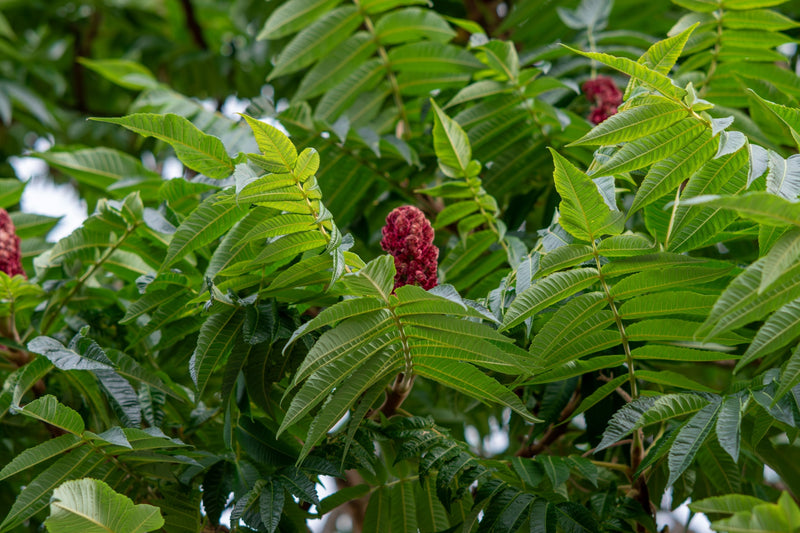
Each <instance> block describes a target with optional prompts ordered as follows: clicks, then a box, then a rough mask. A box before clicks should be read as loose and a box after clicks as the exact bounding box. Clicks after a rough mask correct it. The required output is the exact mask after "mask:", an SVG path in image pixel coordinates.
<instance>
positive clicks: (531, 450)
mask: <svg viewBox="0 0 800 533" xmlns="http://www.w3.org/2000/svg"><path fill="white" fill-rule="evenodd" d="M580 399H581V396H580V394H578V392H577V391H575V392H573V393H572V398H570V400H569V403H568V404H567V405H566V407H564V409H563V410H562V411H561V414H560V415H559V416H558V422H556V423H555V424H550V427H548V428H547V431H545V432H544V435H542V438H541V439H539V440H538V441H536V442H533V443H531V445H530V446H523V447H522V448H520V449H519V450H517V453H515V454H514V455H516V456H517V457H534V456H536V455H539V454H540V453H542V452H543V451H545V450H546V449H547V448H548V447H549V446H550V445H551V444H553V443H554V442H555V441H557V440H558V439H559V438H560V437H561V436H562V435H564V434H565V433H566V432H567V424H562V423H561V422H564V421H565V420H567V419H568V418H569V417H570V416H572V413H574V412H575V409H577V408H578V405H579V404H580Z"/></svg>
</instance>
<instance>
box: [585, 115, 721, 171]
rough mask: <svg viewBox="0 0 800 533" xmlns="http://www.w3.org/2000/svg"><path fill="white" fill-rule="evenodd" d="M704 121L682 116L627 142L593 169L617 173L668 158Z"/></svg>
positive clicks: (699, 130)
mask: <svg viewBox="0 0 800 533" xmlns="http://www.w3.org/2000/svg"><path fill="white" fill-rule="evenodd" d="M706 129H707V126H706V124H705V123H704V122H702V121H700V120H696V119H683V120H681V121H679V122H676V123H675V124H673V125H672V126H670V127H669V128H667V129H665V130H661V131H659V132H658V133H655V134H653V135H648V136H646V137H642V138H641V139H638V140H635V141H632V142H629V143H628V144H626V145H624V146H623V147H622V148H621V149H620V150H619V151H618V152H616V153H615V154H614V155H613V156H612V157H611V159H609V160H608V161H606V162H605V163H603V165H602V166H601V167H600V168H598V169H597V174H599V175H606V174H620V173H622V172H630V171H631V170H636V169H639V168H643V167H646V166H648V165H651V164H653V163H655V162H656V161H660V160H662V159H664V158H665V157H668V156H670V155H672V154H674V153H676V152H677V151H678V150H680V149H681V148H683V147H684V146H686V145H687V144H689V143H691V142H692V141H693V140H694V139H696V138H697V137H698V136H700V134H701V133H703V132H704V131H706Z"/></svg>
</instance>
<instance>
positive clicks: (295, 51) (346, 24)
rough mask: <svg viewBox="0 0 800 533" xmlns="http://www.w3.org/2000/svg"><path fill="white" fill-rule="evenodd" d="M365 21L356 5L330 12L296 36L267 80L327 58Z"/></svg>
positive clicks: (286, 47)
mask: <svg viewBox="0 0 800 533" xmlns="http://www.w3.org/2000/svg"><path fill="white" fill-rule="evenodd" d="M362 22H363V18H362V16H361V14H360V13H359V11H358V7H356V6H341V7H337V8H335V9H333V10H332V11H329V12H328V13H326V14H325V15H323V16H322V17H321V18H319V19H318V20H316V21H315V22H313V23H312V24H311V25H310V26H308V27H306V28H305V29H303V30H302V31H301V32H300V33H298V34H297V35H295V37H294V38H293V39H292V40H291V41H290V42H289V44H287V45H286V46H285V47H284V48H283V50H282V51H281V53H280V55H279V56H278V59H277V61H276V62H275V68H273V69H272V72H270V74H269V77H268V78H267V79H268V80H273V79H275V78H277V77H278V76H283V75H285V74H290V73H292V72H296V71H298V70H300V69H302V68H304V67H306V66H308V65H310V64H311V63H313V62H315V61H317V60H318V59H320V58H321V57H325V56H326V55H327V54H328V53H330V51H331V50H333V49H335V48H336V47H337V46H338V45H339V44H341V43H342V41H344V40H345V39H347V38H348V37H350V34H351V33H352V32H353V30H355V29H356V28H358V27H359V26H360V25H361V23H362Z"/></svg>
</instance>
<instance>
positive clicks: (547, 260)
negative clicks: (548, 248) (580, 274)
mask: <svg viewBox="0 0 800 533" xmlns="http://www.w3.org/2000/svg"><path fill="white" fill-rule="evenodd" d="M591 258H592V247H591V246H587V245H585V244H568V245H566V246H561V247H559V248H556V249H555V250H553V251H552V252H548V253H547V254H545V255H543V256H542V260H541V263H540V265H539V271H538V272H537V273H536V275H537V277H543V276H546V275H548V274H551V273H553V272H556V271H558V270H564V269H565V268H569V267H571V266H575V265H578V264H580V263H583V262H585V261H588V260H589V259H591Z"/></svg>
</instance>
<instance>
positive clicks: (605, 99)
mask: <svg viewBox="0 0 800 533" xmlns="http://www.w3.org/2000/svg"><path fill="white" fill-rule="evenodd" d="M581 90H583V94H584V95H585V96H586V99H587V100H589V101H590V102H592V103H593V105H592V108H591V113H589V121H590V122H591V123H592V124H600V123H601V122H603V121H604V120H605V119H607V118H608V117H610V116H611V115H615V114H616V113H617V108H618V107H619V105H620V104H621V103H622V92H621V91H620V90H619V89H618V88H617V86H616V85H614V82H613V81H612V80H611V78H608V77H606V76H598V77H596V78H594V79H591V80H587V81H585V82H584V83H583V86H582V87H581Z"/></svg>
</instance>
